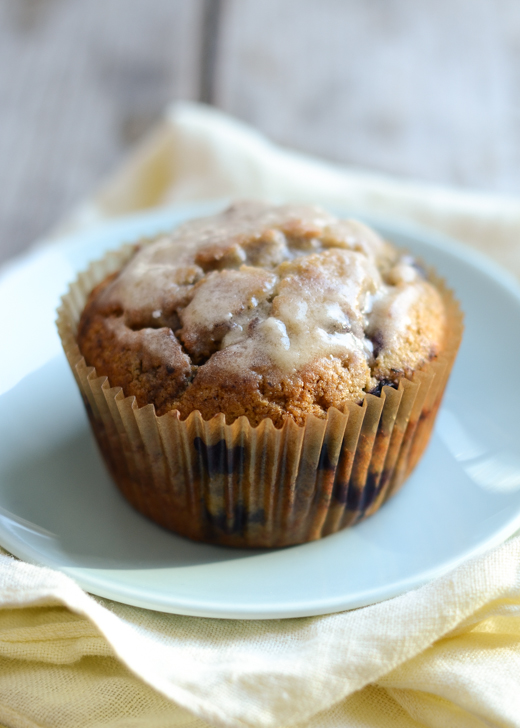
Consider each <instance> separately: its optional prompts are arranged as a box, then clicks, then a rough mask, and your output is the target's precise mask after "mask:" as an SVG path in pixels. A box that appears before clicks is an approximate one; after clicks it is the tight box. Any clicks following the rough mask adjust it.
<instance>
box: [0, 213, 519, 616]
mask: <svg viewBox="0 0 520 728" xmlns="http://www.w3.org/2000/svg"><path fill="white" fill-rule="evenodd" d="M226 202H228V201H227V200H223V199H218V200H205V201H201V202H197V203H194V204H191V205H186V206H176V207H172V208H159V209H153V210H151V211H146V212H141V213H137V214H132V215H128V216H124V217H118V218H115V219H113V220H110V221H108V222H104V223H102V224H99V225H98V224H96V225H93V226H91V227H89V228H88V229H86V230H80V231H78V232H77V233H74V234H72V235H67V236H64V237H62V238H59V239H57V240H51V241H43V242H42V243H41V244H40V245H38V246H37V247H34V248H32V249H30V250H28V251H25V252H24V253H22V254H21V255H20V256H18V257H16V258H14V259H11V260H9V261H7V264H4V265H3V266H2V267H0V287H1V286H2V285H3V283H4V281H5V280H6V278H7V277H9V275H10V273H11V272H12V271H15V270H16V269H19V268H23V267H24V266H25V265H27V264H28V263H30V261H31V260H33V259H35V258H36V257H37V256H39V255H42V254H43V255H45V254H48V253H49V252H51V251H52V250H62V249H64V248H68V247H69V246H71V245H75V246H77V247H78V248H82V247H84V246H86V245H87V244H88V241H89V240H92V239H98V240H99V237H100V236H101V235H102V234H104V235H106V236H111V237H112V239H113V242H112V243H111V244H110V245H109V246H108V247H107V249H109V248H113V247H119V246H120V245H121V244H122V243H123V242H125V241H126V240H127V239H129V240H131V239H132V238H128V237H127V235H126V233H125V234H124V235H123V233H124V231H127V230H129V229H130V228H131V227H135V228H139V227H140V226H143V227H146V226H149V227H153V226H154V225H156V224H159V226H161V225H163V224H164V226H165V227H166V226H168V224H169V225H171V224H172V222H171V221H172V220H173V221H175V220H178V221H179V222H180V221H181V220H182V219H188V218H189V217H193V216H197V215H201V214H208V213H207V210H208V209H210V208H220V207H223V206H224V205H225V204H226ZM330 207H331V208H332V206H330ZM333 209H334V208H333ZM201 211H206V212H201ZM339 214H343V215H344V214H345V213H344V212H343V213H339ZM349 216H356V217H358V218H361V219H362V220H363V221H366V222H368V224H370V225H372V226H374V227H376V228H377V229H379V230H381V229H382V230H384V231H391V232H392V233H393V234H395V235H402V236H405V237H412V238H413V237H415V238H418V239H419V240H420V241H421V243H423V244H425V245H426V246H427V247H431V248H437V249H439V250H441V251H442V252H444V253H445V254H448V255H449V256H453V257H455V258H457V259H459V261H460V262H462V263H464V264H465V265H468V264H469V265H470V266H472V267H474V268H475V269H477V270H478V271H479V272H480V273H481V274H483V275H485V276H486V277H487V278H491V279H492V280H493V281H494V282H495V283H497V284H498V285H499V286H501V287H502V288H505V289H506V290H507V291H508V292H509V293H510V294H511V295H513V296H514V298H515V299H516V300H517V303H518V305H519V309H520V283H519V282H518V281H517V279H516V278H515V277H514V276H513V275H512V274H511V273H509V272H508V271H507V270H505V269H504V268H503V267H502V266H501V265H500V264H498V263H497V262H496V261H494V260H493V259H491V258H489V257H488V256H486V255H485V254H484V253H481V252H480V251H478V250H475V249H473V248H471V247H470V246H468V245H466V244H464V243H461V242H460V241H458V240H455V239H453V238H451V237H449V236H447V235H444V234H442V233H438V232H436V231H434V230H431V229H429V228H425V227H423V226H421V225H417V224H415V223H411V222H410V221H404V220H402V219H400V218H390V217H386V216H384V217H383V216H374V215H367V214H364V213H362V212H357V213H353V212H349ZM169 220H170V222H168V221H169ZM142 234H143V233H139V234H137V233H136V234H135V235H134V237H133V240H135V239H136V238H138V237H139V236H140V235H142ZM385 234H388V232H386V233H385ZM116 238H117V241H116ZM96 257H99V256H96ZM519 528H520V509H519V511H518V513H517V514H516V516H515V517H513V518H512V519H511V521H509V522H508V523H507V524H505V525H503V526H502V527H501V528H499V529H498V530H497V531H495V532H494V533H493V534H492V535H490V536H489V537H488V538H487V539H485V540H484V541H481V542H480V543H479V544H478V546H470V547H468V548H466V549H464V550H463V551H462V552H459V554H458V555H457V556H455V557H451V558H448V559H446V560H445V561H444V562H441V564H439V565H437V566H435V567H433V568H430V569H427V570H423V571H421V573H420V575H416V576H413V577H406V578H402V579H400V580H399V581H397V582H393V583H392V584H390V585H385V587H377V588H371V589H365V590H364V591H362V592H361V593H359V594H357V595H355V597H356V596H357V598H353V597H352V596H350V597H349V598H348V599H345V597H342V598H336V599H332V600H331V598H330V597H329V598H326V597H322V598H320V599H314V600H312V601H309V600H308V599H307V600H306V602H305V604H306V605H307V606H301V607H300V608H295V607H291V605H290V604H287V606H286V607H285V608H284V607H283V605H282V606H279V605H277V606H273V605H267V606H265V605H264V606H262V607H261V609H260V610H257V609H256V607H255V606H254V605H247V606H243V605H242V606H241V607H240V609H239V610H237V611H235V612H234V611H233V609H232V608H230V606H229V605H225V604H224V605H223V604H221V603H220V604H219V603H215V604H211V603H210V600H206V601H205V603H204V605H202V604H201V603H199V602H197V600H196V599H191V601H190V600H186V599H182V598H181V599H180V600H177V601H176V599H175V595H172V596H171V597H170V598H169V600H168V603H167V604H166V603H165V601H164V600H163V599H162V598H158V597H157V595H155V597H154V599H152V600H148V599H147V598H146V596H145V595H144V594H143V591H142V587H139V588H138V589H137V595H136V589H133V590H132V589H130V588H125V587H124V586H122V585H120V584H118V586H117V588H116V590H115V591H111V589H110V587H109V586H107V585H106V584H103V579H102V578H101V580H99V579H96V578H95V577H94V576H93V575H92V572H95V571H97V570H96V569H92V568H89V567H81V566H63V567H60V566H57V565H55V564H53V563H51V561H52V559H49V560H47V561H45V560H44V561H39V560H37V559H34V558H33V556H32V549H31V548H28V549H27V551H25V550H24V548H23V543H24V542H23V541H22V542H20V541H19V540H18V539H16V537H14V536H13V537H12V538H11V534H10V533H9V531H8V530H6V529H5V528H4V525H3V524H2V522H1V520H0V543H1V544H2V545H3V546H4V547H5V548H6V549H8V550H9V551H10V552H11V553H13V554H14V555H15V556H18V557H19V558H22V559H24V560H25V561H27V562H29V563H32V564H35V565H38V566H44V567H47V568H52V569H56V570H58V571H60V572H62V573H65V574H67V575H68V576H70V577H71V578H73V579H74V580H75V581H76V582H77V583H78V584H79V585H80V586H81V587H82V588H84V589H86V590H87V591H89V592H91V593H93V594H96V595H98V596H101V597H104V598H107V599H111V600H115V601H123V602H124V603H126V604H129V605H132V606H136V607H142V608H146V609H152V610H155V611H161V612H169V613H174V614H181V615H187V616H200V617H211V618H222V619H280V618H294V617H307V616H317V615H323V614H329V613H336V612H340V611H344V610H346V609H353V608H357V607H360V606H365V605H367V604H372V603H375V602H380V601H384V600H386V599H390V598H392V597H395V596H398V595H399V594H403V593H405V592H407V591H409V590H412V589H415V588H418V587H420V586H422V585H424V584H425V583H428V582H430V581H432V580H433V579H435V578H438V577H439V576H442V575H443V574H446V573H448V572H450V571H452V570H453V569H454V568H456V567H457V566H459V565H460V564H462V563H463V562H465V561H467V560H468V559H470V558H473V557H477V556H479V555H481V554H482V553H484V552H487V551H489V550H490V549H492V548H493V547H495V546H497V545H499V544H501V543H503V542H504V541H505V540H507V539H508V538H509V537H510V536H511V535H512V534H514V533H515V531H517V530H518V529H519ZM20 544H21V547H19V546H20ZM296 548H297V547H296ZM369 594H374V596H376V595H377V598H375V599H371V600H370V601H367V596H368V595H369ZM122 597H123V599H122ZM188 602H190V603H189V604H188ZM340 602H341V603H340ZM287 609H289V610H290V613H288V612H287Z"/></svg>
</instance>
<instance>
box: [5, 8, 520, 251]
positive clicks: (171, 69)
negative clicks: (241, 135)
mask: <svg viewBox="0 0 520 728" xmlns="http://www.w3.org/2000/svg"><path fill="white" fill-rule="evenodd" d="M519 61H520V3H519V2H518V1H517V0H449V2H448V1H446V2H442V1H441V2H440V1H439V0H421V2H417V0H0V260H4V259H6V258H8V257H10V256H12V255H15V254H16V253H17V252H19V251H21V250H22V249H23V248H24V247H26V246H27V245H29V244H30V243H31V242H32V241H33V240H34V239H35V238H36V237H37V236H38V235H41V234H42V233H43V232H44V231H45V230H46V229H48V228H49V227H50V226H51V225H53V224H54V223H55V222H56V221H57V219H58V218H59V217H60V216H61V215H63V214H64V213H65V212H66V211H67V210H68V209H70V207H71V206H73V205H74V204H75V203H77V202H78V201H79V200H80V199H81V198H82V197H84V196H85V195H87V194H88V193H89V191H90V190H92V189H93V188H94V187H95V185H96V183H97V182H99V180H100V179H101V178H102V177H103V175H105V174H107V173H108V172H109V171H110V170H111V169H112V168H113V167H114V166H115V165H116V164H117V163H118V162H119V161H120V160H121V159H122V158H123V156H124V155H125V153H126V152H127V150H128V149H129V148H130V146H131V145H132V144H133V143H134V142H135V141H136V140H137V139H139V138H140V137H141V136H142V135H143V134H144V133H145V132H146V130H147V129H149V128H150V127H151V125H152V124H153V123H154V122H155V121H156V120H157V119H158V118H159V116H160V114H161V111H162V109H163V108H164V106H165V105H166V104H167V103H168V102H169V101H171V100H172V99H192V100H202V101H205V102H207V103H212V104H215V105H217V106H219V107H220V108H222V109H224V110H226V111H228V112H230V113H232V114H235V115H236V116H238V117H240V118H241V119H244V120H245V121H247V122H250V123H251V124H254V125H256V126H258V127H259V128H260V129H262V130H263V131H265V132H266V133H267V134H269V135H271V136H272V138H273V139H275V140H277V141H279V142H281V143H283V144H287V145H290V146H293V147H296V148H299V149H302V150H305V151H308V152H312V153H315V154H319V155H322V156H323V157H326V158H329V159H332V160H336V161H340V162H346V163H350V164H355V165H362V166H365V167H368V168H371V169H379V170H383V171H386V172H391V173H395V174H398V175H404V176H412V177H416V178H419V179H423V180H433V181H437V182H441V183H449V184H454V185H460V186H465V187H473V188H479V189H486V190H495V191H500V192H506V193H512V194H517V193H518V192H519V191H520V62H519Z"/></svg>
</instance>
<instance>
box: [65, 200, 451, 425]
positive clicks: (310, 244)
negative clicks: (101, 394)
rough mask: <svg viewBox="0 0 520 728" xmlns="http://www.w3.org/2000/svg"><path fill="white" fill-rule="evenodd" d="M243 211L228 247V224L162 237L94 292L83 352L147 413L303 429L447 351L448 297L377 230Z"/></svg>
mask: <svg viewBox="0 0 520 728" xmlns="http://www.w3.org/2000/svg"><path fill="white" fill-rule="evenodd" d="M233 209H238V208H232V211H231V213H232V212H233ZM255 210H256V212H255ZM309 211H310V212H309ZM231 213H230V212H229V211H228V212H227V213H224V215H223V216H221V218H220V219H222V218H224V219H226V220H229V219H230V218H233V215H232V214H231ZM245 213H246V214H245V215H242V218H239V220H238V223H237V222H236V221H235V228H234V232H233V234H231V233H230V234H229V236H228V237H226V236H225V235H224V232H223V231H224V227H222V229H221V228H219V222H218V220H219V218H215V220H217V222H216V223H215V231H214V230H213V229H212V228H211V227H208V224H206V227H204V224H205V223H204V221H197V222H196V223H194V224H192V227H191V228H190V227H189V226H187V227H186V230H187V232H185V233H184V235H185V239H183V237H182V229H181V231H180V232H177V231H176V232H175V233H174V234H173V235H172V236H171V240H170V239H169V238H167V237H166V238H165V237H162V238H161V239H159V240H158V241H157V242H156V243H152V244H151V245H149V246H147V247H145V248H143V250H142V251H141V252H140V253H139V254H138V255H137V256H136V257H135V258H134V259H133V260H132V261H131V262H130V264H129V265H128V266H127V267H126V268H125V269H123V271H122V272H121V273H120V274H114V275H112V276H109V277H108V278H107V279H105V281H103V282H102V283H101V284H100V285H98V286H97V287H96V288H95V289H94V290H93V291H92V293H91V294H90V296H89V299H88V302H87V304H86V306H85V309H84V311H83V314H82V317H81V320H80V324H79V329H78V345H79V347H80V350H81V352H82V354H83V356H84V357H85V359H86V361H87V363H88V364H89V365H91V366H95V367H96V369H97V371H98V373H99V374H101V375H106V376H107V377H108V378H109V380H110V383H111V385H112V386H120V387H122V388H123V391H124V393H125V395H134V396H135V397H136V399H137V403H138V404H139V406H142V405H145V404H149V403H153V404H154V405H155V408H156V411H157V414H159V415H161V414H164V413H165V412H168V411H170V410H175V409H177V410H179V412H180V414H181V417H182V418H185V417H187V416H188V415H189V414H190V412H192V411H193V410H199V411H200V412H201V413H202V415H203V417H204V418H205V419H208V418H210V417H212V416H213V415H215V414H217V413H219V412H223V413H224V414H225V415H226V421H227V422H228V423H231V422H233V421H234V420H235V419H236V418H237V417H239V416H241V415H245V416H246V417H247V418H248V419H249V421H250V422H251V424H252V425H254V426H256V425H257V424H259V423H260V422H261V421H262V419H264V418H266V417H268V418H271V419H272V420H273V422H274V423H275V425H276V426H277V427H280V426H281V425H282V424H283V422H284V421H285V420H287V419H291V420H293V421H295V422H296V423H298V424H303V422H304V421H305V418H306V416H307V415H309V414H313V415H315V416H317V417H320V418H323V417H325V415H326V412H327V410H328V409H329V408H330V407H331V406H334V407H337V408H339V407H341V406H342V404H343V403H345V402H346V401H351V402H360V401H361V400H362V399H363V398H364V397H365V395H366V393H367V392H370V391H374V390H377V389H378V386H379V388H380V383H381V382H383V383H390V382H394V383H397V382H398V381H399V379H400V378H402V377H403V376H409V375H410V374H411V373H412V372H413V371H415V370H418V369H421V368H423V367H424V366H425V365H426V364H427V362H428V361H430V360H431V358H434V357H435V356H437V355H438V354H439V352H440V351H442V347H443V342H444V333H445V332H444V327H445V320H444V318H445V313H444V308H443V303H442V300H441V297H440V296H439V294H438V292H437V291H436V289H435V288H434V286H432V285H430V284H429V283H428V282H427V281H426V280H425V279H424V276H423V275H422V274H421V273H420V272H419V269H418V268H417V266H415V263H414V262H413V261H411V260H410V259H409V258H406V257H403V256H402V255H400V254H399V253H398V252H397V251H396V250H395V249H394V248H392V246H390V245H389V244H387V243H385V242H384V241H382V240H381V239H380V238H379V237H378V236H377V234H376V233H374V232H373V231H370V230H368V229H367V228H365V227H364V226H362V225H361V224H360V223H356V222H355V221H337V220H335V218H331V217H330V216H327V214H326V213H321V212H320V211H316V210H315V209H314V208H266V207H265V206H259V207H258V209H257V208H254V209H252V208H251V206H249V207H247V209H246V210H245ZM226 215H227V216H228V217H227V218H226ZM255 215H256V217H255ZM244 219H245V222H244ZM255 220H256V221H257V228H255ZM265 220H267V222H265V224H264V223H262V224H260V223H261V222H262V221H265ZM262 225H263V227H262ZM241 226H242V227H241ZM194 230H195V231H197V230H198V231H199V233H198V234H199V235H200V237H201V240H200V241H199V243H198V244H197V245H195V244H194V243H193V241H192V243H191V244H192V247H191V249H189V250H187V249H186V245H184V243H186V244H187V241H188V239H189V237H190V235H193V234H194ZM208 231H209V232H208ZM237 231H238V232H237ZM414 266H415V267H414ZM302 306H303V308H302ZM302 312H303V313H302ZM403 322H404V323H403Z"/></svg>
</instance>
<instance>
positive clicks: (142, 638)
mask: <svg viewBox="0 0 520 728" xmlns="http://www.w3.org/2000/svg"><path fill="white" fill-rule="evenodd" d="M222 196H241V197H247V196H268V197H270V198H275V199H286V198H291V199H297V200H312V201H319V202H322V203H324V204H331V205H336V206H338V205H341V206H342V207H345V206H348V207H351V208H352V209H355V210H361V211H363V210H366V211H369V212H370V213H376V214H378V213H384V214H386V215H388V214H393V215H394V216H395V215H399V216H401V217H407V218H412V219H415V220H418V221H420V222H422V223H427V224H429V225H430V226H432V227H435V228H437V229H439V230H442V231H445V232H449V233H451V234H454V235H456V236H457V237H459V238H462V239H464V240H465V241H466V242H469V243H471V244H473V245H475V246H476V247H478V248H480V249H482V250H485V251H487V252H488V253H490V254H491V255H493V256H494V257H496V258H497V259H498V260H500V261H501V262H502V263H506V264H507V265H508V267H509V268H510V269H512V270H514V271H516V272H517V273H518V274H519V275H520V245H519V244H518V242H517V238H518V235H519V232H520V205H519V204H518V203H517V202H516V200H507V199H504V198H499V197H494V196H488V195H481V194H470V193H463V192H457V191H453V190H447V189H443V188H434V187H432V186H426V185H414V184H411V183H405V182H402V181H398V180H393V179H391V178H388V177H382V176H379V175H374V174H366V173H363V172H360V171H356V170H352V169H343V168H340V167H334V166H332V165H327V164H324V163H320V162H318V161H316V160H312V159H310V158H306V157H304V156H303V155H298V154H296V153H293V152H289V151H286V150H282V149H279V148H277V147H275V146H274V145H272V144H270V143H269V142H268V141H267V140H265V139H264V138H263V137H261V136H260V135H258V134H257V133H256V132H254V131H253V130H251V129H248V128H247V127H245V126H244V125H242V124H240V123H238V122H236V121H234V120H232V119H230V118H228V117H226V116H225V115H223V114H221V113H219V112H217V111H215V110H212V109H209V108H205V107H201V106H197V105H193V104H178V105H174V106H173V107H172V108H171V109H170V110H169V112H168V114H167V116H166V119H165V121H164V123H163V125H162V126H161V127H160V128H159V129H158V130H157V131H156V132H155V133H154V134H153V135H152V136H151V137H150V138H149V139H148V140H147V141H146V142H145V143H144V144H143V145H142V147H141V148H140V149H138V150H137V151H136V153H135V154H134V155H133V156H132V158H131V159H130V160H129V161H128V163H127V164H126V165H125V167H124V168H123V169H122V170H121V171H120V172H119V173H118V174H117V175H116V176H115V177H114V178H113V179H112V180H111V181H110V182H109V183H108V184H107V185H106V186H105V187H104V189H102V190H101V192H100V193H99V194H98V195H97V196H96V197H95V198H94V199H93V200H92V201H91V202H90V203H88V204H87V205H85V206H83V207H82V208H81V209H80V210H78V211H77V212H76V213H75V215H73V216H72V218H71V219H69V221H68V224H67V226H65V227H69V228H70V226H71V225H78V224H87V223H89V222H92V221H95V220H99V219H100V218H104V217H108V216H114V215H118V214H123V213H128V212H131V211H135V210H139V209H143V208H146V207H150V206H154V205H161V204H174V203H177V202H187V201H193V200H197V199H202V198H215V197H222ZM65 227H63V228H62V229H65ZM0 606H1V609H0V721H2V722H3V723H4V724H5V725H6V726H9V727H12V728H19V727H20V728H28V727H30V728H36V726H38V728H44V727H45V728H82V727H85V728H86V727H88V728H101V727H105V726H106V727H110V728H116V727H117V728H127V727H128V728H140V727H141V726H142V727H143V728H181V727H182V728H203V727H204V726H207V725H208V724H210V725H213V726H230V727H231V726H235V727H236V728H244V727H246V726H251V727H253V726H261V727H263V728H278V727H279V728H285V727H288V726H301V727H302V728H303V726H305V727H309V728H310V727H312V728H318V727H319V728H343V727H346V726H348V727H351V726H352V727H356V728H412V727H415V728H416V727H417V726H431V727H432V728H451V727H453V728H482V727H483V726H488V727H489V726H501V727H503V726H519V725H520V689H519V688H520V685H519V682H520V679H519V675H520V537H515V538H512V539H510V540H509V541H508V542H507V543H506V544H504V545H502V546H500V547H499V548H497V549H495V550H494V551H492V552H490V553H488V554H486V555H484V556H481V557H479V558H477V559H474V560H472V561H469V562H467V563H466V564H464V565H462V566H460V567H459V568H458V569H456V570H455V571H454V572H452V573H451V574H449V575H447V576H445V577H443V578H441V579H438V580H436V581H434V582H432V583H430V584H428V585H426V586H424V587H422V588H420V589H417V590H415V591H412V592H409V593H408V594H405V595H403V596H401V597H398V598H396V599H392V600H389V601H387V602H383V603H381V604H376V605H373V606H370V607H366V608H363V609H358V610H354V611H351V612H344V613H341V614H334V615H327V616H323V617H312V618H303V619H290V620H273V621H237V620H211V619H200V618H192V617H182V616H175V615H167V614H160V613H156V612H150V611H147V610H144V609H138V608H134V607H129V606H125V605H122V604H118V603H115V602H111V601H108V600H105V599H101V598H95V599H94V598H92V597H90V596H88V595H87V594H85V593H84V592H83V591H82V590H81V589H80V588H79V587H78V586H76V585H75V584H74V583H73V582H72V581H71V580H70V579H69V578H68V577H66V576H64V575H63V574H60V573H57V572H53V571H51V570H49V569H44V568H39V567H35V566H31V565H28V564H25V563H23V562H20V561H17V560H15V559H13V558H12V557H10V556H8V555H0Z"/></svg>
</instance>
